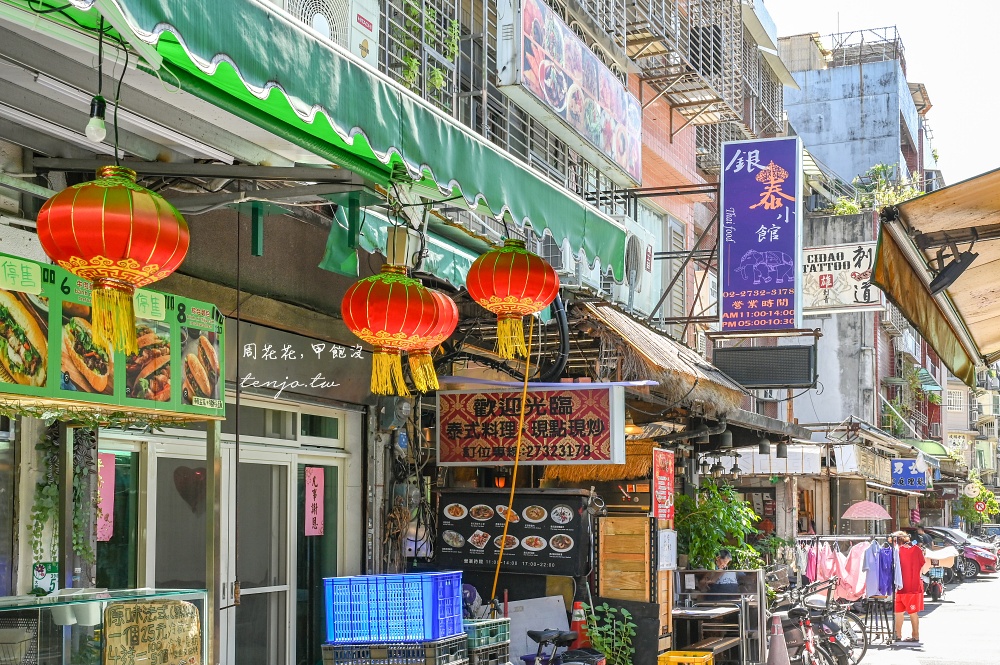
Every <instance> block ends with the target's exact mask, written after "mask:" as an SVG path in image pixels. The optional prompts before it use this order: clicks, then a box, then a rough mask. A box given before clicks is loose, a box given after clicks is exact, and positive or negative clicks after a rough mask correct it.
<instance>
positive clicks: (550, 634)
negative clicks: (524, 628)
mask: <svg viewBox="0 0 1000 665" xmlns="http://www.w3.org/2000/svg"><path fill="white" fill-rule="evenodd" d="M528 638H529V639H531V640H532V641H533V642H537V643H538V651H537V652H536V653H535V655H534V656H532V655H525V656H521V660H522V661H524V665H606V663H607V659H606V658H605V656H604V654H602V653H601V652H600V651H597V650H595V649H572V650H571V649H570V648H569V645H571V644H572V643H573V642H575V641H576V638H577V634H576V631H572V630H553V629H549V630H529V631H528ZM550 644H551V645H552V652H551V653H548V654H546V653H545V647H546V646H547V645H550ZM560 648H562V649H563V651H562V653H560V652H559V649H560Z"/></svg>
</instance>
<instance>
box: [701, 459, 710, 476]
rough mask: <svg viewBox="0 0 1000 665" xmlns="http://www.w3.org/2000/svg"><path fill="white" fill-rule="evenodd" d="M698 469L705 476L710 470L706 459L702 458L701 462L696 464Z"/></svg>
mask: <svg viewBox="0 0 1000 665" xmlns="http://www.w3.org/2000/svg"><path fill="white" fill-rule="evenodd" d="M698 471H699V473H701V475H703V476H707V475H708V474H709V473H710V472H711V471H712V468H711V465H710V464H709V463H708V460H707V459H705V458H702V460H701V464H700V465H698Z"/></svg>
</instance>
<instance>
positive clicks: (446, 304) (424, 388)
mask: <svg viewBox="0 0 1000 665" xmlns="http://www.w3.org/2000/svg"><path fill="white" fill-rule="evenodd" d="M427 290H428V291H430V294H431V296H432V297H433V298H434V303H435V307H436V308H437V321H436V322H435V324H434V329H433V330H432V331H431V333H430V335H429V336H428V340H427V346H426V347H420V348H413V349H410V350H409V351H408V352H407V354H406V355H407V357H408V359H409V361H410V374H411V375H412V376H413V383H414V385H416V387H417V390H419V391H420V392H422V393H426V392H430V391H431V390H438V389H440V388H441V385H440V384H439V383H438V379H437V372H435V371H434V359H433V358H432V357H431V351H432V350H433V349H434V347H436V346H437V345H439V344H441V343H442V342H443V341H445V340H446V339H448V338H449V337H451V334H452V333H453V332H455V328H456V327H458V307H457V306H456V305H455V301H454V300H452V299H451V298H449V297H448V296H446V295H445V294H443V293H441V292H440V291H438V290H436V289H427Z"/></svg>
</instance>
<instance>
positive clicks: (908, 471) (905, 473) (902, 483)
mask: <svg viewBox="0 0 1000 665" xmlns="http://www.w3.org/2000/svg"><path fill="white" fill-rule="evenodd" d="M892 486H893V487H895V488H897V489H901V490H911V491H913V492H922V491H924V490H926V489H927V472H926V471H921V470H920V469H918V468H917V460H915V459H905V458H896V459H893V460H892Z"/></svg>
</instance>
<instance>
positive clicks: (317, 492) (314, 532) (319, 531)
mask: <svg viewBox="0 0 1000 665" xmlns="http://www.w3.org/2000/svg"><path fill="white" fill-rule="evenodd" d="M323 471H324V469H323V467H319V466H307V467H306V535H307V536H322V535H323V486H324V484H325V483H324V481H325V478H324V475H323Z"/></svg>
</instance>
